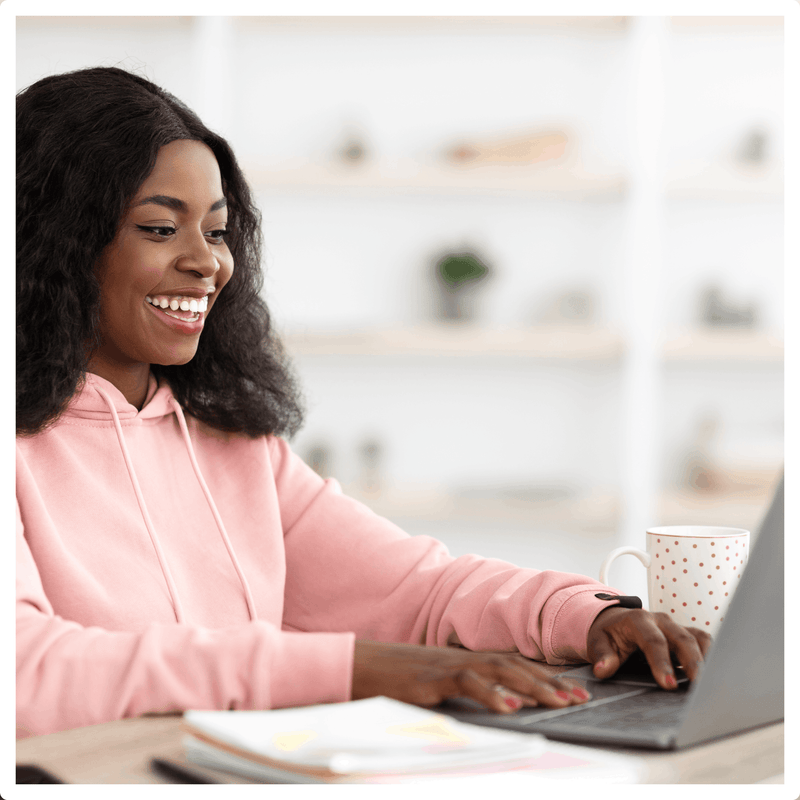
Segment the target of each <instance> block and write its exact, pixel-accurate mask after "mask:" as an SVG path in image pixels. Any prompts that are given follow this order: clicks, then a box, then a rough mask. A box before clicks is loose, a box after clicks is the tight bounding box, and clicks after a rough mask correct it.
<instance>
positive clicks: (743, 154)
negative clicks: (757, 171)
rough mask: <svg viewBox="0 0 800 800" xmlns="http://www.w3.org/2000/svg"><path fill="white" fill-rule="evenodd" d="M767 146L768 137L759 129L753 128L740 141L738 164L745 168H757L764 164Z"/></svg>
mask: <svg viewBox="0 0 800 800" xmlns="http://www.w3.org/2000/svg"><path fill="white" fill-rule="evenodd" d="M768 144H769V135H768V134H767V132H766V131H765V130H764V129H763V128H760V127H755V128H753V129H752V130H750V131H749V132H748V133H747V135H746V136H745V137H744V140H743V141H742V143H741V145H740V147H739V152H738V154H737V160H738V161H739V163H740V164H745V165H747V166H752V167H758V166H761V165H763V164H764V162H765V161H766V160H767V146H768Z"/></svg>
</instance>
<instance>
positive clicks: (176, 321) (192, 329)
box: [146, 298, 207, 334]
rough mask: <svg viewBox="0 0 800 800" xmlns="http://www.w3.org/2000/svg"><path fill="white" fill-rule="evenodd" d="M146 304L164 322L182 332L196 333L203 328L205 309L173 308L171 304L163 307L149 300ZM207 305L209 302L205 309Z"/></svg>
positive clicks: (205, 305)
mask: <svg viewBox="0 0 800 800" xmlns="http://www.w3.org/2000/svg"><path fill="white" fill-rule="evenodd" d="M148 300H149V298H148ZM146 305H148V306H149V308H150V310H151V311H152V312H153V313H154V314H156V315H157V316H158V318H159V319H160V320H161V321H162V322H164V323H166V324H167V325H169V326H170V327H171V328H173V329H174V330H177V331H179V332H180V333H188V334H194V333H199V332H200V331H202V330H203V323H204V319H205V310H203V311H199V310H198V311H192V310H191V308H190V309H188V310H186V309H181V308H178V309H176V310H173V309H172V308H170V307H169V306H168V307H167V308H161V306H160V305H156V304H155V303H153V302H148V303H146ZM206 307H207V304H204V306H203V308H204V309H205V308H206Z"/></svg>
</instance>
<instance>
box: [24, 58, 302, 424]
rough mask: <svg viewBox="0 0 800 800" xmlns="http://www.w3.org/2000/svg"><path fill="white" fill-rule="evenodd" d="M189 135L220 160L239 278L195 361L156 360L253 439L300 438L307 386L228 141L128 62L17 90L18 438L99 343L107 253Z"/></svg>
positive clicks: (199, 414)
mask: <svg viewBox="0 0 800 800" xmlns="http://www.w3.org/2000/svg"><path fill="white" fill-rule="evenodd" d="M176 139H192V140H197V141H200V142H204V143H205V144H206V145H208V147H210V148H211V150H212V151H213V153H214V155H215V156H216V159H217V162H218V164H219V168H220V173H221V176H222V187H223V191H224V193H225V196H226V198H227V201H228V212H229V218H228V229H229V231H230V234H229V237H228V238H227V240H226V241H227V243H228V246H229V247H230V250H231V253H232V254H233V258H234V264H235V269H234V272H233V277H232V278H231V280H230V281H229V283H228V284H227V286H226V287H225V290H224V291H223V292H222V293H221V294H220V296H219V298H218V299H217V301H216V303H215V306H214V313H213V314H211V315H210V316H209V318H208V320H207V321H206V326H205V328H204V331H203V335H202V336H201V337H200V343H199V346H198V349H197V353H196V355H195V356H194V358H193V359H192V360H191V361H190V362H188V363H187V364H183V365H180V366H160V365H155V364H154V365H152V370H153V372H154V373H155V374H156V376H157V377H163V378H165V379H166V380H167V381H168V382H169V384H170V386H171V388H172V391H173V393H174V395H175V397H176V398H177V400H178V401H179V402H180V404H181V405H182V406H183V408H184V409H185V410H186V411H187V412H188V413H190V414H192V415H193V416H195V417H196V418H198V419H200V420H202V421H203V422H206V423H208V424H209V425H211V426H213V427H215V428H219V429H222V430H226V431H239V432H243V433H246V434H248V435H250V436H257V435H261V434H267V433H274V434H283V435H289V436H291V435H293V434H294V433H296V432H297V430H298V429H299V428H300V426H301V424H302V420H303V411H302V407H301V401H300V394H299V390H298V386H297V383H296V381H295V379H294V377H293V375H292V372H291V369H290V367H289V364H288V361H287V359H286V356H285V354H284V351H283V348H282V346H281V343H280V341H279V340H278V338H277V336H276V335H275V332H274V330H273V327H272V324H271V321H270V314H269V311H268V309H267V306H266V304H265V303H264V301H263V300H262V299H261V297H260V290H261V287H262V282H263V277H262V272H261V220H260V215H259V213H258V210H257V209H256V207H255V206H254V204H253V200H252V197H251V194H250V190H249V188H248V186H247V183H246V181H245V179H244V176H243V174H242V171H241V169H240V168H239V165H238V164H237V162H236V158H235V157H234V155H233V152H232V150H231V148H230V146H229V145H228V143H227V142H226V141H225V140H224V139H223V138H222V137H221V136H218V135H217V134H215V133H213V132H212V131H210V130H209V129H208V128H207V127H206V126H205V125H203V123H202V122H201V121H200V119H199V118H198V117H197V115H196V114H195V113H194V112H192V111H191V110H190V109H189V108H187V107H186V106H185V105H184V104H183V103H182V102H181V101H180V100H178V99H177V98H176V97H174V96H173V95H171V94H170V93H169V92H166V91H164V90H163V89H161V88H159V87H158V86H156V85H154V84H153V83H151V82H150V81H148V80H146V79H144V78H142V77H140V76H138V75H134V74H131V73H130V72H126V71H125V70H122V69H118V68H116V67H97V68H92V69H84V70H78V71H75V72H69V73H65V74H62V75H53V76H50V77H47V78H43V79H42V80H40V81H37V82H36V83H34V84H33V85H31V86H29V87H28V88H27V89H24V90H23V91H22V92H20V93H19V94H18V95H17V433H18V434H33V433H36V432H38V431H40V430H42V429H43V428H44V427H46V426H47V425H49V424H51V423H53V422H54V421H55V420H56V419H57V418H58V416H59V415H60V414H61V413H62V412H63V411H64V409H65V408H66V406H67V404H68V402H69V400H70V398H71V397H72V396H73V394H74V393H75V391H76V390H77V389H78V388H79V387H80V386H81V383H82V380H83V377H84V374H85V372H86V368H87V363H88V358H89V356H90V354H91V351H92V350H93V349H94V348H95V347H97V345H98V344H99V333H98V319H99V304H100V288H99V284H98V281H97V277H96V263H97V260H98V257H99V255H100V253H101V251H102V250H103V248H105V247H106V246H107V245H108V244H110V243H111V241H112V239H113V238H114V235H115V233H116V231H117V227H118V225H119V223H120V220H121V219H122V216H123V214H124V212H125V209H126V207H127V205H128V203H129V202H130V201H131V199H132V198H133V197H134V195H135V194H136V192H137V191H138V189H139V187H140V186H141V184H142V183H143V181H144V180H145V179H146V178H147V176H148V175H149V174H150V172H151V170H152V169H153V166H154V165H155V161H156V157H157V154H158V151H159V149H160V148H161V147H163V146H164V145H165V144H168V143H169V142H172V141H175V140H176Z"/></svg>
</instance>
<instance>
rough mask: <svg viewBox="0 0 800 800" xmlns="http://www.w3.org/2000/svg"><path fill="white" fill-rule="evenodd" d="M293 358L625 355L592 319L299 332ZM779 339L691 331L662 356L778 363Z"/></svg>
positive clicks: (617, 338) (672, 360)
mask: <svg viewBox="0 0 800 800" xmlns="http://www.w3.org/2000/svg"><path fill="white" fill-rule="evenodd" d="M283 338H284V341H285V343H286V346H287V347H288V349H289V351H290V352H291V353H292V354H293V355H296V356H336V355H346V356H379V357H383V356H400V355H402V356H427V357H430V358H441V357H447V356H454V357H459V358H474V357H481V356H487V355H490V356H492V357H495V356H497V357H512V358H528V359H564V360H575V361H606V362H617V361H619V360H620V359H621V358H622V357H623V356H624V354H625V340H624V338H623V337H622V335H620V334H619V333H615V332H614V331H611V330H610V329H607V328H602V327H599V326H592V325H570V324H565V325H542V326H538V327H531V328H517V329H512V328H487V327H483V326H473V325H459V324H457V323H456V324H452V325H444V324H438V325H434V324H431V325H424V326H423V325H420V326H416V327H410V328H396V329H390V328H376V329H374V330H371V331H364V330H358V331H352V332H347V331H339V330H335V331H306V332H303V333H297V332H295V333H289V334H286V335H285V336H284V337H283ZM783 351H784V345H783V342H782V341H781V340H780V339H779V338H777V337H776V336H772V335H770V334H768V333H764V332H761V331H751V330H736V329H733V330H714V329H696V330H693V331H688V332H685V333H681V334H678V335H676V336H674V337H672V338H670V339H668V340H667V341H666V342H665V343H664V345H663V348H662V356H661V357H662V359H663V361H664V362H665V363H669V364H678V363H681V364H695V363H710V364H723V363H725V364H748V363H754V364H778V365H780V364H782V363H783Z"/></svg>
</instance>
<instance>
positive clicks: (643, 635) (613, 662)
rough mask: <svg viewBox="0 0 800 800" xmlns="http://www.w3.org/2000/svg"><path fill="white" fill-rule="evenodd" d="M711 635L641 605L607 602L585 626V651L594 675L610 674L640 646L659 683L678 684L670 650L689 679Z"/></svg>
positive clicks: (697, 669) (696, 671) (697, 668)
mask: <svg viewBox="0 0 800 800" xmlns="http://www.w3.org/2000/svg"><path fill="white" fill-rule="evenodd" d="M709 647H711V637H710V636H709V635H708V634H707V633H706V632H705V631H701V630H700V629H699V628H684V627H682V626H680V625H678V624H677V623H675V622H674V621H673V620H672V619H671V618H670V617H669V615H668V614H662V613H651V612H649V611H644V610H643V609H641V608H620V607H619V606H611V607H610V608H606V609H604V610H603V611H601V612H600V614H599V615H598V616H597V618H596V619H595V621H594V622H593V623H592V626H591V628H589V635H588V637H587V651H588V655H589V661H590V662H591V664H592V665H593V672H594V674H595V676H596V677H598V678H610V677H611V676H612V675H613V674H614V673H615V672H616V671H617V670H618V669H619V667H620V666H621V665H622V664H623V662H624V661H625V660H626V659H627V658H628V656H630V655H631V654H632V653H635V652H636V651H637V650H641V651H642V652H643V653H644V656H645V658H646V659H647V663H648V664H649V665H650V669H651V671H652V673H653V677H654V678H655V679H656V682H657V683H658V685H659V686H661V687H662V688H664V689H675V688H677V686H678V683H677V681H676V680H675V672H674V670H673V667H672V659H671V657H670V654H674V655H675V658H676V660H677V662H678V663H679V664H680V665H681V667H683V670H684V672H686V675H687V676H688V677H689V680H691V681H693V680H695V679H696V678H697V677H698V676H699V674H700V669H701V665H702V663H703V658H704V657H705V655H706V653H707V652H708V649H709Z"/></svg>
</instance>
